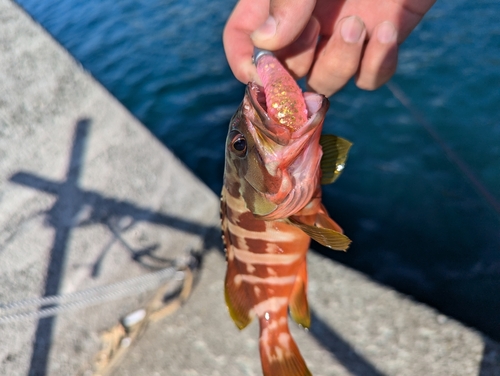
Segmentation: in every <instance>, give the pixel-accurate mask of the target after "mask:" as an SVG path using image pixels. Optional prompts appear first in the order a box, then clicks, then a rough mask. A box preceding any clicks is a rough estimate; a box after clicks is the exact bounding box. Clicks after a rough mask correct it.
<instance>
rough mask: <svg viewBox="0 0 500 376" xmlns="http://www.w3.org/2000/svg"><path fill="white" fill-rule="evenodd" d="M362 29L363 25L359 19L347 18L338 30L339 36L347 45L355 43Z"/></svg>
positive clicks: (354, 17)
mask: <svg viewBox="0 0 500 376" xmlns="http://www.w3.org/2000/svg"><path fill="white" fill-rule="evenodd" d="M364 29H365V25H364V24H363V21H361V19H360V18H359V17H356V16H351V17H347V18H346V19H345V20H344V22H343V23H342V26H341V28H340V35H342V39H344V41H345V42H347V43H357V42H358V41H359V38H361V34H363V30H364Z"/></svg>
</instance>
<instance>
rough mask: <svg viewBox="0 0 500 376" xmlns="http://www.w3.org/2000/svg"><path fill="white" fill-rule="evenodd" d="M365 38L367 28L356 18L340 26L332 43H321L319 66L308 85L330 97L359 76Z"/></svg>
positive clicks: (339, 24)
mask: <svg viewBox="0 0 500 376" xmlns="http://www.w3.org/2000/svg"><path fill="white" fill-rule="evenodd" d="M365 38H366V28H365V25H364V23H363V21H362V20H361V19H360V18H359V17H357V16H350V17H346V18H344V19H342V20H340V21H339V22H338V24H337V25H336V27H335V30H334V33H333V35H332V36H331V38H330V39H326V40H324V41H321V42H320V45H319V46H318V53H317V57H316V62H315V63H314V65H313V67H312V69H311V72H310V74H309V78H308V81H307V84H308V85H309V87H310V88H311V89H312V90H314V91H316V92H318V93H320V94H324V95H325V96H330V95H332V94H333V93H335V92H336V91H338V90H339V89H340V88H341V87H343V86H344V85H345V84H346V83H347V81H349V79H350V78H351V77H353V76H354V74H355V73H356V72H357V70H358V68H359V62H360V59H361V54H362V51H363V44H364V41H365Z"/></svg>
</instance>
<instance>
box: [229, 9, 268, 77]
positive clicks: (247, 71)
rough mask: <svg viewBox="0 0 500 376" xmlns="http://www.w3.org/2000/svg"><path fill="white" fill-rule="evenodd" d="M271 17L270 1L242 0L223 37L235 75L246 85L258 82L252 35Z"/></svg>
mask: <svg viewBox="0 0 500 376" xmlns="http://www.w3.org/2000/svg"><path fill="white" fill-rule="evenodd" d="M268 16H269V1H268V0H240V1H239V2H238V3H237V4H236V6H235V8H234V10H233V12H232V13H231V16H230V17H229V19H228V21H227V23H226V26H225V28H224V33H223V36H222V40H223V44H224V51H225V53H226V57H227V61H228V63H229V66H230V67H231V70H232V71H233V74H234V75H235V76H236V78H237V79H238V80H240V81H241V82H243V83H244V84H246V83H248V82H249V81H253V80H258V76H257V71H256V69H255V66H254V65H253V63H252V56H253V48H254V46H253V42H252V39H251V38H250V34H251V33H252V32H253V31H254V30H256V29H257V28H258V27H259V26H260V25H262V23H263V22H264V21H265V20H266V18H267V17H268Z"/></svg>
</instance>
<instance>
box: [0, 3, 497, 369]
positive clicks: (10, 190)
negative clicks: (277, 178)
mask: <svg viewBox="0 0 500 376" xmlns="http://www.w3.org/2000/svg"><path fill="white" fill-rule="evenodd" d="M0 25H1V26H0V85H1V86H0V305H1V304H5V303H8V302H12V301H18V300H21V299H24V298H27V297H39V296H43V295H51V294H56V293H69V292H72V291H79V290H83V289H86V288H89V287H92V286H102V285H107V284H109V283H112V282H116V281H120V280H125V279H127V278H130V277H133V276H138V275H142V274H145V273H148V272H150V271H151V270H152V269H154V268H157V267H160V266H161V265H163V264H168V260H172V259H175V258H176V257H178V256H181V255H184V254H186V253H187V252H190V251H193V250H194V251H197V252H204V253H203V254H204V257H203V263H202V268H201V274H200V277H199V281H198V283H197V284H196V287H195V289H194V292H193V294H192V296H191V297H190V299H189V301H188V302H187V304H186V305H185V306H183V307H182V308H181V309H180V310H178V311H176V312H175V313H173V314H172V315H170V316H167V317H166V318H164V319H163V320H161V321H158V322H156V323H151V324H150V325H149V326H148V328H147V330H146V332H145V333H144V335H143V336H142V337H141V338H140V339H139V340H138V341H137V342H136V343H135V344H134V345H133V346H132V347H131V348H130V349H129V350H128V352H127V354H126V357H125V358H124V359H123V360H122V361H121V363H120V364H119V365H118V367H117V368H116V369H115V371H114V373H113V374H114V375H134V376H135V375H186V376H187V375H190V376H191V375H204V376H205V375H206V376H208V375H232V376H239V375H247V376H248V375H259V374H260V361H259V358H258V351H257V344H258V338H257V325H256V324H255V323H254V324H252V325H251V327H249V328H247V329H245V330H244V331H242V332H239V331H238V330H237V329H236V327H235V326H234V324H233V323H232V322H231V320H230V319H229V316H228V314H227V311H226V308H225V306H224V302H223V293H222V291H223V277H224V268H225V263H224V257H223V254H222V251H221V245H220V234H219V232H218V230H217V226H218V198H217V197H216V196H215V195H214V194H213V193H212V192H210V191H209V190H208V189H207V188H206V187H205V186H204V185H203V184H202V183H200V182H199V180H197V179H196V177H194V176H193V175H192V174H191V173H190V172H189V171H187V170H186V169H185V168H184V167H183V165H182V164H181V163H180V162H179V161H178V160H177V159H176V158H175V157H174V156H173V155H172V154H171V153H170V152H169V151H168V150H166V148H165V147H164V146H162V145H161V144H160V143H159V142H158V141H157V140H156V139H155V138H154V137H152V136H151V135H150V134H149V132H148V131H147V130H146V129H145V128H144V127H143V126H142V125H141V124H140V123H139V122H138V121H137V120H135V119H134V118H133V117H132V116H131V115H130V114H129V113H128V112H127V111H126V110H125V109H124V108H123V107H122V106H121V105H120V104H119V103H118V102H117V101H116V100H115V99H114V98H113V97H112V96H111V95H110V94H109V93H108V92H106V91H105V90H104V89H103V88H102V87H101V86H100V85H99V84H98V83H96V82H95V81H94V80H93V79H92V77H90V75H88V74H87V73H85V72H83V71H82V69H81V67H80V66H79V64H78V63H77V62H75V61H74V60H73V59H72V58H71V57H70V56H69V55H68V54H67V52H66V51H64V50H63V49H62V48H61V47H60V46H59V45H58V44H57V43H56V42H55V41H54V40H53V39H52V38H51V37H50V36H49V35H47V33H46V32H45V31H44V30H43V29H42V28H41V27H39V26H38V25H37V24H36V23H34V22H33V21H32V20H31V19H30V18H29V17H28V16H27V15H26V14H24V12H23V11H22V10H21V9H20V8H18V7H17V6H16V5H15V4H14V3H12V2H11V1H10V0H0ZM309 262H310V264H309V270H310V280H311V281H310V300H311V307H312V309H313V325H312V328H311V330H310V331H309V332H305V331H302V330H300V329H299V328H297V327H295V326H292V327H293V332H294V336H295V338H296V341H297V344H298V346H299V348H300V349H301V351H302V353H303V355H304V358H305V359H306V362H307V363H308V365H309V366H310V369H311V371H312V372H313V374H314V375H316V376H317V375H359V376H364V375H481V376H491V375H500V345H499V344H498V343H496V342H493V341H491V340H489V339H487V338H486V337H485V336H483V335H481V334H480V333H478V332H476V331H474V330H472V329H470V328H467V327H465V326H464V325H462V324H460V323H458V322H456V321H454V320H452V319H450V318H448V317H445V316H443V315H441V314H439V313H438V312H435V311H434V310H432V309H431V308H429V307H427V306H425V305H422V304H418V303H415V302H414V301H412V300H411V299H408V298H407V297H404V296H402V295H400V294H398V293H396V292H394V291H392V290H390V289H388V288H386V287H383V286H380V285H377V284H376V283H374V282H372V281H370V280H369V279H367V278H365V277H364V276H363V275H361V274H359V273H357V272H355V271H352V270H350V269H347V268H345V267H343V266H341V265H339V264H337V263H334V262H332V261H330V260H325V259H324V258H322V257H321V256H318V255H316V254H314V253H311V254H310V255H309ZM162 263H163V264H162ZM146 295H147V294H140V295H138V296H133V297H132V298H127V299H121V300H117V301H110V302H108V303H106V304H100V305H96V306H93V307H89V308H86V309H83V310H79V311H74V312H70V313H64V314H60V315H58V316H57V317H55V318H52V319H44V320H41V321H40V322H39V321H37V320H33V319H32V320H24V321H18V322H14V323H5V324H2V323H0V338H1V340H0V375H28V374H30V375H75V374H85V375H90V374H91V372H90V371H89V370H90V369H91V367H92V362H93V359H94V357H95V355H96V353H97V351H98V350H99V347H100V346H101V343H100V334H101V333H102V331H104V330H106V329H108V328H111V327H112V326H113V325H115V324H116V323H117V322H118V320H119V319H120V318H121V317H122V316H123V315H125V314H126V313H128V312H131V311H132V310H134V309H136V308H138V307H141V306H142V304H144V302H145V300H146V299H147V296H146ZM0 307H1V306H0ZM1 314H2V311H1V309H0V317H1Z"/></svg>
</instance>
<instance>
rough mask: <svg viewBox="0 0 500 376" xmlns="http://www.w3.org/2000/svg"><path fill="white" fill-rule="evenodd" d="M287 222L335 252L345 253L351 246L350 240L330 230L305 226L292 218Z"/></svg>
mask: <svg viewBox="0 0 500 376" xmlns="http://www.w3.org/2000/svg"><path fill="white" fill-rule="evenodd" d="M288 220H289V221H290V223H291V224H293V225H294V226H296V227H298V228H300V229H301V230H302V231H304V232H305V233H306V234H307V235H309V236H310V237H311V238H313V239H314V240H316V241H317V242H318V243H320V244H322V245H324V246H325V247H328V248H331V249H335V250H337V251H345V250H346V249H347V248H348V247H349V244H351V240H350V239H349V238H348V237H347V236H345V235H344V234H342V233H340V232H339V231H336V230H332V229H330V228H323V227H318V226H311V225H306V224H304V223H301V222H299V221H298V220H297V219H294V218H293V217H290V218H289V219H288Z"/></svg>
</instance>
